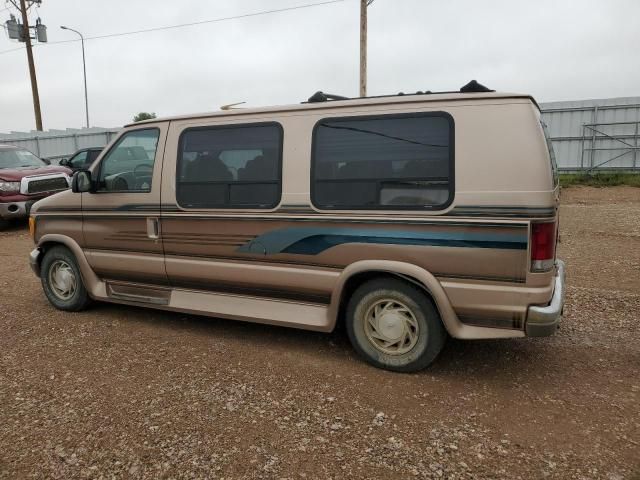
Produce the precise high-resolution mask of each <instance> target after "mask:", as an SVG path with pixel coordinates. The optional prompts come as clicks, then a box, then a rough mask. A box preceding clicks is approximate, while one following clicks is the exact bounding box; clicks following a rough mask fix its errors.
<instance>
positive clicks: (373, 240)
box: [30, 85, 564, 371]
mask: <svg viewBox="0 0 640 480" xmlns="http://www.w3.org/2000/svg"><path fill="white" fill-rule="evenodd" d="M554 164H555V161H554V157H553V152H552V150H551V145H550V143H549V142H548V141H547V140H546V138H545V132H544V127H543V124H542V123H541V120H540V111H539V108H538V106H537V104H536V102H535V101H534V100H533V99H532V98H531V97H530V96H527V95H517V94H504V93H495V92H493V91H487V89H485V88H482V87H481V86H478V85H476V87H473V86H472V87H466V88H465V89H463V91H462V92H453V93H431V92H427V93H422V92H418V93H417V94H410V95H409V94H407V95H394V96H384V97H371V98H361V99H343V98H337V97H335V96H330V95H325V94H322V93H321V92H318V93H317V94H315V95H314V96H313V97H312V98H310V99H309V101H308V102H305V103H303V104H300V105H294V106H285V107H273V108H261V109H242V110H231V111H220V112H215V113H204V114H197V115H188V116H180V117H173V118H166V119H161V120H151V121H147V122H143V123H136V124H131V125H128V126H127V127H126V128H125V129H124V130H123V131H122V132H121V134H120V135H119V137H118V138H116V139H115V140H114V141H113V142H112V143H111V145H109V146H108V147H107V148H105V150H104V151H103V153H102V154H101V155H100V157H99V158H98V159H97V160H96V162H95V163H94V164H93V165H92V166H91V168H89V169H88V170H83V171H80V172H77V173H76V174H75V176H74V178H73V188H72V190H71V191H66V192H63V193H59V194H57V195H55V196H53V197H50V198H47V199H45V200H41V201H39V202H38V203H37V204H36V205H35V206H34V207H33V209H32V210H31V219H30V228H31V233H32V235H33V237H34V240H35V243H36V245H37V248H36V249H35V250H34V251H33V252H32V253H31V265H32V267H33V270H34V271H35V273H36V274H37V275H38V276H40V278H41V279H42V286H43V288H44V292H45V294H46V296H47V298H48V299H49V301H50V302H51V303H52V304H53V305H54V306H55V307H56V308H59V309H62V310H68V311H77V310H81V309H83V308H85V307H86V306H87V305H88V303H89V301H90V300H100V301H107V302H116V303H122V304H127V305H135V306H147V307H152V308H159V309H165V310H173V311H180V312H188V313H194V314H199V315H209V316H213V317H225V318H231V319H237V320H247V321H252V322H261V323H268V324H273V325H282V326H289V327H295V328H302V329H308V330H316V331H320V332H330V331H332V330H333V329H334V328H335V327H336V324H337V323H338V322H344V323H345V325H346V329H347V332H348V335H349V338H350V340H351V342H352V344H353V346H354V348H355V349H356V350H357V351H358V352H359V353H360V354H361V355H362V356H363V357H364V358H365V359H366V360H367V361H369V362H370V363H372V364H373V365H376V366H378V367H383V368H387V369H391V370H397V371H414V370H417V369H420V368H423V367H425V366H427V365H428V364H430V363H431V362H432V361H433V360H434V359H435V358H436V356H437V355H438V353H439V352H440V350H441V349H442V347H443V345H444V342H445V340H446V338H447V336H448V335H450V336H452V337H455V338H459V339H487V338H514V337H524V336H544V335H550V334H552V333H553V332H554V331H555V330H556V328H557V326H558V322H559V321H560V317H561V314H562V308H563V303H564V266H563V263H562V262H561V261H559V260H556V259H555V246H556V238H557V225H558V198H559V186H558V179H557V174H556V169H555V165H554Z"/></svg>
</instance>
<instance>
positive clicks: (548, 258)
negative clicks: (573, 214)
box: [531, 222, 556, 272]
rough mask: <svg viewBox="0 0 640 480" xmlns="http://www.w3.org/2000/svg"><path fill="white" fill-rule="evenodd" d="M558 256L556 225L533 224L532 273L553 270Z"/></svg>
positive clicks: (552, 223) (547, 223)
mask: <svg viewBox="0 0 640 480" xmlns="http://www.w3.org/2000/svg"><path fill="white" fill-rule="evenodd" d="M555 256H556V223H555V222H544V223H532V224H531V271H532V272H546V271H548V270H550V269H551V268H553V264H554V263H555Z"/></svg>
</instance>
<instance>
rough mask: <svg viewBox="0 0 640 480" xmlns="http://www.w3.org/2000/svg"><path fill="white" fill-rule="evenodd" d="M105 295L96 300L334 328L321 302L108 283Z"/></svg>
mask: <svg viewBox="0 0 640 480" xmlns="http://www.w3.org/2000/svg"><path fill="white" fill-rule="evenodd" d="M106 293H107V296H106V298H103V297H102V296H100V297H98V298H100V299H101V300H106V301H111V302H115V303H124V304H127V305H140V306H147V307H153V308H160V309H162V310H172V311H176V312H183V313H190V314H193V315H206V316H208V317H221V318H229V319H232V320H243V321H247V322H254V323H266V324H269V325H279V326H283V327H293V328H300V329H304V330H315V331H320V332H329V331H331V328H332V326H333V323H332V322H331V321H330V319H329V306H328V305H325V304H320V303H308V302H300V301H294V300H284V299H279V298H264V297H252V296H246V295H240V294H236V293H222V292H203V291H200V290H186V289H172V288H167V287H149V286H145V285H140V284H132V283H127V282H118V281H107V282H106Z"/></svg>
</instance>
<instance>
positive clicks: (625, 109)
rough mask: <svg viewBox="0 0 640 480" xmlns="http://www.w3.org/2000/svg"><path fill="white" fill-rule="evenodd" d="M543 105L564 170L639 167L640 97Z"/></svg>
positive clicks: (559, 162)
mask: <svg viewBox="0 0 640 480" xmlns="http://www.w3.org/2000/svg"><path fill="white" fill-rule="evenodd" d="M540 107H541V109H542V112H543V113H542V117H543V119H544V121H545V123H546V124H547V126H548V127H549V132H550V134H551V138H552V139H553V145H554V149H555V152H556V157H557V161H558V166H559V167H560V169H561V170H565V171H577V170H589V169H594V170H595V169H599V170H621V169H623V170H632V169H637V170H640V153H639V152H638V150H639V146H640V139H639V137H638V129H639V127H640V97H624V98H610V99H604V100H581V101H573V102H552V103H543V104H541V105H540Z"/></svg>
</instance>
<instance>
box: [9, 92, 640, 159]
mask: <svg viewBox="0 0 640 480" xmlns="http://www.w3.org/2000/svg"><path fill="white" fill-rule="evenodd" d="M540 107H541V109H542V117H543V119H544V121H545V123H546V124H547V126H548V127H549V132H550V134H551V138H552V140H553V144H554V149H555V152H556V158H557V161H558V166H559V168H560V169H561V170H564V171H577V170H589V169H600V170H605V169H608V170H614V169H615V170H619V169H624V170H632V169H635V170H639V171H640V152H639V150H640V148H639V147H640V138H639V135H638V134H639V131H638V130H639V128H640V97H625V98H610V99H604V100H580V101H569V102H551V103H543V104H541V105H540ZM119 131H120V129H118V128H89V129H86V128H83V129H67V130H51V131H48V132H30V133H19V132H18V133H10V134H3V133H0V143H9V144H13V145H18V146H21V147H25V148H27V149H29V150H31V151H32V152H33V153H35V154H36V155H38V156H40V157H42V158H47V159H50V160H52V161H53V162H54V163H55V162H56V161H58V160H59V159H61V158H64V157H68V156H70V155H71V154H72V153H73V152H75V151H76V150H78V149H80V148H84V147H102V146H104V145H106V144H107V143H109V142H110V141H111V139H112V138H113V136H114V135H115V134H117V133H118V132H119Z"/></svg>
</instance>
